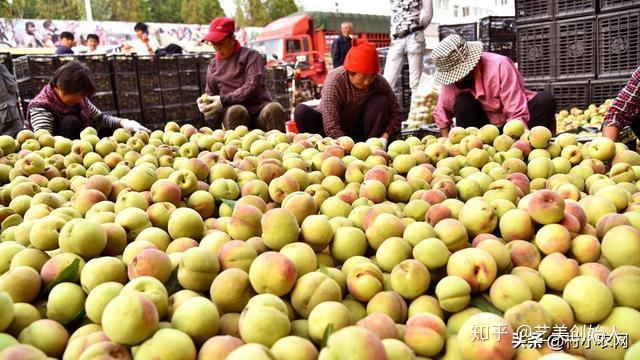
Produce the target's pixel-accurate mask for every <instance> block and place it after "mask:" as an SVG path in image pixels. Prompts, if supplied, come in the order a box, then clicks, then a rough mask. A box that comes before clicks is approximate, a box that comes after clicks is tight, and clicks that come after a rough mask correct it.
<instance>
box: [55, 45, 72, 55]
mask: <svg viewBox="0 0 640 360" xmlns="http://www.w3.org/2000/svg"><path fill="white" fill-rule="evenodd" d="M56 55H73V50H71V49H69V48H68V47H66V46H62V45H58V46H56Z"/></svg>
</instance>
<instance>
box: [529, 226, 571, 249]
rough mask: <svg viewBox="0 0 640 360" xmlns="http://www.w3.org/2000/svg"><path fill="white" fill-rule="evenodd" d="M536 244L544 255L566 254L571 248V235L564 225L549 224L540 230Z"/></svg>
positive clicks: (536, 237)
mask: <svg viewBox="0 0 640 360" xmlns="http://www.w3.org/2000/svg"><path fill="white" fill-rule="evenodd" d="M534 243H535V244H536V246H537V247H538V249H540V251H541V252H542V253H543V254H551V253H554V252H560V253H566V252H567V251H568V250H569V249H570V248H571V234H570V233H569V230H567V228H565V227H564V226H562V225H559V224H548V225H544V226H543V227H542V228H540V230H538V232H537V233H536V236H535V239H534Z"/></svg>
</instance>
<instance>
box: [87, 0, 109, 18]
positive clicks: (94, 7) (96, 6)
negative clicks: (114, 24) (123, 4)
mask: <svg viewBox="0 0 640 360" xmlns="http://www.w3.org/2000/svg"><path fill="white" fill-rule="evenodd" d="M91 14H92V15H93V19H94V20H97V21H108V20H111V17H112V13H111V1H109V0H91Z"/></svg>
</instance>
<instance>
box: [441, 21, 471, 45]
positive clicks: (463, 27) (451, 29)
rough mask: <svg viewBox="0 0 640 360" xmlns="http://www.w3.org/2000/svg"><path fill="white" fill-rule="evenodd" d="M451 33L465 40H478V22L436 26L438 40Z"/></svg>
mask: <svg viewBox="0 0 640 360" xmlns="http://www.w3.org/2000/svg"><path fill="white" fill-rule="evenodd" d="M453 34H458V35H460V36H462V37H463V38H464V39H465V40H467V41H476V40H478V23H467V24H455V25H440V26H438V36H439V38H440V41H442V39H444V38H446V37H447V36H449V35H453Z"/></svg>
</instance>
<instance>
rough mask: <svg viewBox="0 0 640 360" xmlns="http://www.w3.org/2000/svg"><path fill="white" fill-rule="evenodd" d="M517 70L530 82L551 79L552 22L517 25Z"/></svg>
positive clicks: (552, 59) (552, 60)
mask: <svg viewBox="0 0 640 360" xmlns="http://www.w3.org/2000/svg"><path fill="white" fill-rule="evenodd" d="M517 34H518V51H517V53H518V68H519V70H520V72H521V73H522V75H523V76H524V77H525V78H528V79H530V80H550V79H551V78H553V75H554V74H553V64H554V56H553V36H554V26H553V23H552V22H544V23H536V24H529V25H518V32H517Z"/></svg>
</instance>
